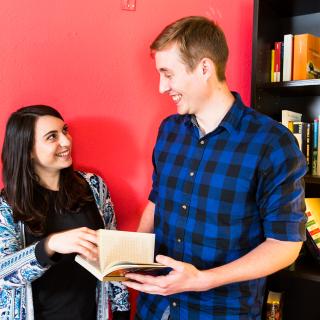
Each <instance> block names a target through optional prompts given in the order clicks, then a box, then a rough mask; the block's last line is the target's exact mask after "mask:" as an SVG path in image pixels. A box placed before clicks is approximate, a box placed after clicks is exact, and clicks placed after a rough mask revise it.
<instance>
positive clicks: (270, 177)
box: [137, 93, 306, 320]
mask: <svg viewBox="0 0 320 320" xmlns="http://www.w3.org/2000/svg"><path fill="white" fill-rule="evenodd" d="M234 95H235V97H236V100H235V102H234V104H233V106H232V107H231V109H230V110H229V112H228V113H227V114H226V116H225V118H224V119H223V121H222V122H221V123H220V125H219V126H218V127H217V128H216V129H215V130H214V131H212V132H211V133H209V134H207V135H205V136H203V137H200V135H199V128H198V127H197V125H196V123H195V121H194V119H195V118H194V117H192V116H190V115H184V116H181V115H173V116H170V117H168V118H167V119H165V120H164V121H163V123H162V124H161V126H160V129H159V134H158V139H157V143H156V145H155V148H154V153H153V164H154V174H153V187H152V191H151V193H150V196H149V199H150V200H151V201H152V202H154V203H155V205H156V206H155V220H154V225H155V233H156V253H157V254H158V253H160V254H164V255H168V256H170V257H172V258H174V259H177V260H180V261H184V262H188V263H191V264H193V265H194V266H195V267H197V268H198V269H200V270H204V269H210V268H215V267H218V266H221V265H224V264H226V263H228V262H230V261H233V260H236V259H238V258H240V257H242V256H243V255H245V254H246V253H248V252H249V251H251V250H252V249H254V248H255V247H257V246H258V245H259V244H261V243H262V242H263V241H264V240H265V239H266V238H274V239H278V240H286V241H303V240H305V222H306V218H305V215H304V211H305V205H304V187H303V179H302V178H303V176H304V175H305V173H306V164H305V158H304V156H303V155H302V153H301V152H300V150H299V148H298V146H297V143H296V141H295V138H294V136H293V135H292V134H291V133H290V132H289V131H288V130H287V129H286V128H285V127H284V126H282V125H280V124H278V123H277V122H276V121H274V120H272V119H271V118H269V117H267V116H265V115H262V114H259V113H258V112H256V111H255V110H253V109H251V108H247V107H246V106H244V105H243V103H242V101H241V98H240V96H239V95H238V94H235V93H234ZM264 286H265V278H261V279H256V280H251V281H244V282H239V283H232V284H228V285H224V286H221V287H218V288H215V289H212V290H208V291H205V292H185V293H180V294H175V295H171V296H168V297H162V296H158V295H147V294H141V295H140V297H139V303H138V307H137V319H143V320H146V319H161V317H162V315H163V312H164V310H165V309H166V308H167V307H168V306H170V318H171V319H174V320H176V319H181V320H185V319H192V320H195V319H201V320H205V319H210V320H211V319H235V320H238V319H245V320H248V319H260V312H261V306H262V302H263V294H264Z"/></svg>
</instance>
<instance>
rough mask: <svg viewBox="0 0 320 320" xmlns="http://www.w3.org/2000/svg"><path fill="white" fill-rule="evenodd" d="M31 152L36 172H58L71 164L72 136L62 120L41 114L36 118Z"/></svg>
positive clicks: (39, 173)
mask: <svg viewBox="0 0 320 320" xmlns="http://www.w3.org/2000/svg"><path fill="white" fill-rule="evenodd" d="M34 129H35V130H34V145H33V150H32V152H31V158H32V160H33V166H34V170H35V172H36V174H38V176H39V177H41V175H42V174H48V173H58V172H60V170H61V169H64V168H67V167H69V166H71V164H72V157H71V148H72V138H71V136H70V134H69V132H68V126H67V125H66V124H65V123H64V121H63V120H61V119H59V118H56V117H53V116H42V117H39V118H38V119H37V120H36V123H35V128H34Z"/></svg>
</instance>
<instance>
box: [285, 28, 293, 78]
mask: <svg viewBox="0 0 320 320" xmlns="http://www.w3.org/2000/svg"><path fill="white" fill-rule="evenodd" d="M292 50H293V35H292V34H285V35H284V37H283V81H291V79H292Z"/></svg>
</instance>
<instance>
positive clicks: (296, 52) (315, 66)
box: [293, 33, 320, 80]
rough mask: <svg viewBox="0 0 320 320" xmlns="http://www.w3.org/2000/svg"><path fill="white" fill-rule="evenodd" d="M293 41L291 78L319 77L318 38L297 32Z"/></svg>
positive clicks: (319, 51)
mask: <svg viewBox="0 0 320 320" xmlns="http://www.w3.org/2000/svg"><path fill="white" fill-rule="evenodd" d="M293 42H294V43H293V80H306V79H320V38H319V37H316V36H314V35H312V34H309V33H306V34H298V35H295V36H294V41H293Z"/></svg>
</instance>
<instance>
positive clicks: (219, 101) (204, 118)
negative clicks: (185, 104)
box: [195, 84, 235, 134]
mask: <svg viewBox="0 0 320 320" xmlns="http://www.w3.org/2000/svg"><path fill="white" fill-rule="evenodd" d="M234 100H235V98H234V96H233V94H232V93H231V92H230V90H229V89H228V86H227V85H226V84H223V85H221V86H219V87H218V88H216V89H215V90H213V91H212V93H211V95H210V97H209V99H208V100H207V101H206V103H205V105H204V107H203V108H202V109H201V111H200V112H198V113H197V114H195V116H196V118H197V122H198V124H199V126H200V130H201V131H202V132H203V133H204V134H208V133H209V132H211V131H213V130H215V129H216V128H217V127H218V126H219V124H220V123H221V121H222V120H223V118H224V117H225V115H226V114H227V113H228V111H229V110H230V108H231V106H232V105H233V103H234Z"/></svg>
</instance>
